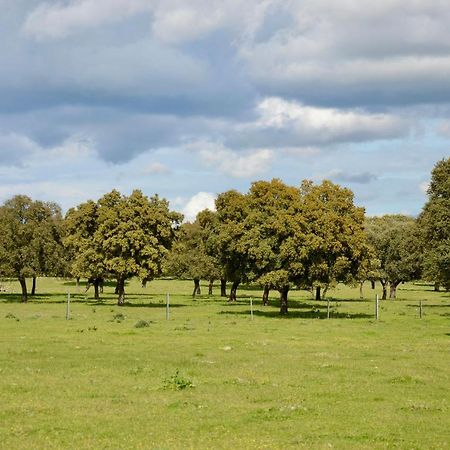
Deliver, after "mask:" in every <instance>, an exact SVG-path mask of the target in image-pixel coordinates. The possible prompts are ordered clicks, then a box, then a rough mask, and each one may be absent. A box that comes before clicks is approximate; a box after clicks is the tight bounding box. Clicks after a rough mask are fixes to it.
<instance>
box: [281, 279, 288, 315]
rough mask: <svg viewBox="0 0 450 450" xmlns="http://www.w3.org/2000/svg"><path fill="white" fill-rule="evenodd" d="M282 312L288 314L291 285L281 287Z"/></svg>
mask: <svg viewBox="0 0 450 450" xmlns="http://www.w3.org/2000/svg"><path fill="white" fill-rule="evenodd" d="M279 292H280V314H282V315H286V314H287V313H288V292H289V286H285V287H284V288H282V289H280V291H279Z"/></svg>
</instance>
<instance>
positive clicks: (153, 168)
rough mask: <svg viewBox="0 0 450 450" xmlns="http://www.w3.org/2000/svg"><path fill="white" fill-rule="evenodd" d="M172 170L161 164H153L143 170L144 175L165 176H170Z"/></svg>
mask: <svg viewBox="0 0 450 450" xmlns="http://www.w3.org/2000/svg"><path fill="white" fill-rule="evenodd" d="M169 173H170V169H169V168H168V167H167V166H166V165H164V164H161V163H160V162H156V161H155V162H151V163H149V164H147V165H146V166H145V167H144V168H143V169H142V174H143V175H164V174H169Z"/></svg>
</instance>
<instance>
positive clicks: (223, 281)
mask: <svg viewBox="0 0 450 450" xmlns="http://www.w3.org/2000/svg"><path fill="white" fill-rule="evenodd" d="M220 296H221V297H226V296H227V280H226V279H225V278H221V279H220Z"/></svg>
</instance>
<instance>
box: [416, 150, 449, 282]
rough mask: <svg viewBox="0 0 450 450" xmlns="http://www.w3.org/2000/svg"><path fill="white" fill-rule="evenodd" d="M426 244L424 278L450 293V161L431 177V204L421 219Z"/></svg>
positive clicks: (429, 192)
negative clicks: (441, 286)
mask: <svg viewBox="0 0 450 450" xmlns="http://www.w3.org/2000/svg"><path fill="white" fill-rule="evenodd" d="M419 223H420V228H421V231H422V238H423V243H424V275H425V277H426V278H427V279H429V280H432V281H435V282H436V283H437V284H438V285H439V284H440V285H443V286H444V287H445V288H446V289H447V290H449V289H450V158H447V159H443V160H441V161H439V162H438V163H437V164H436V166H435V167H434V169H433V171H432V174H431V182H430V187H429V189H428V201H427V203H426V204H425V206H424V208H423V211H422V214H421V215H420V217H419Z"/></svg>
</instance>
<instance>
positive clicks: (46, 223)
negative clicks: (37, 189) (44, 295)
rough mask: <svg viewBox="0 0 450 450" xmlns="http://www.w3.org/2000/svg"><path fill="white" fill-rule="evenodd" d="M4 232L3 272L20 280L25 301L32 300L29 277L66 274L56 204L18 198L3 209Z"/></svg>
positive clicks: (0, 243) (0, 240) (0, 209)
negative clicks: (27, 281)
mask: <svg viewBox="0 0 450 450" xmlns="http://www.w3.org/2000/svg"><path fill="white" fill-rule="evenodd" d="M0 229H1V233H0V271H1V273H2V274H4V275H7V276H14V277H17V278H18V279H19V282H20V285H21V289H22V301H23V302H26V301H27V299H28V290H27V285H26V277H36V276H39V275H48V276H56V275H62V274H64V273H65V272H66V260H65V258H64V252H63V247H62V216H61V210H60V208H59V207H58V206H57V205H56V204H54V203H51V202H42V201H33V200H32V199H31V198H29V197H27V196H25V195H17V196H15V197H13V198H12V199H10V200H8V201H6V202H5V203H4V204H3V206H2V207H0Z"/></svg>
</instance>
